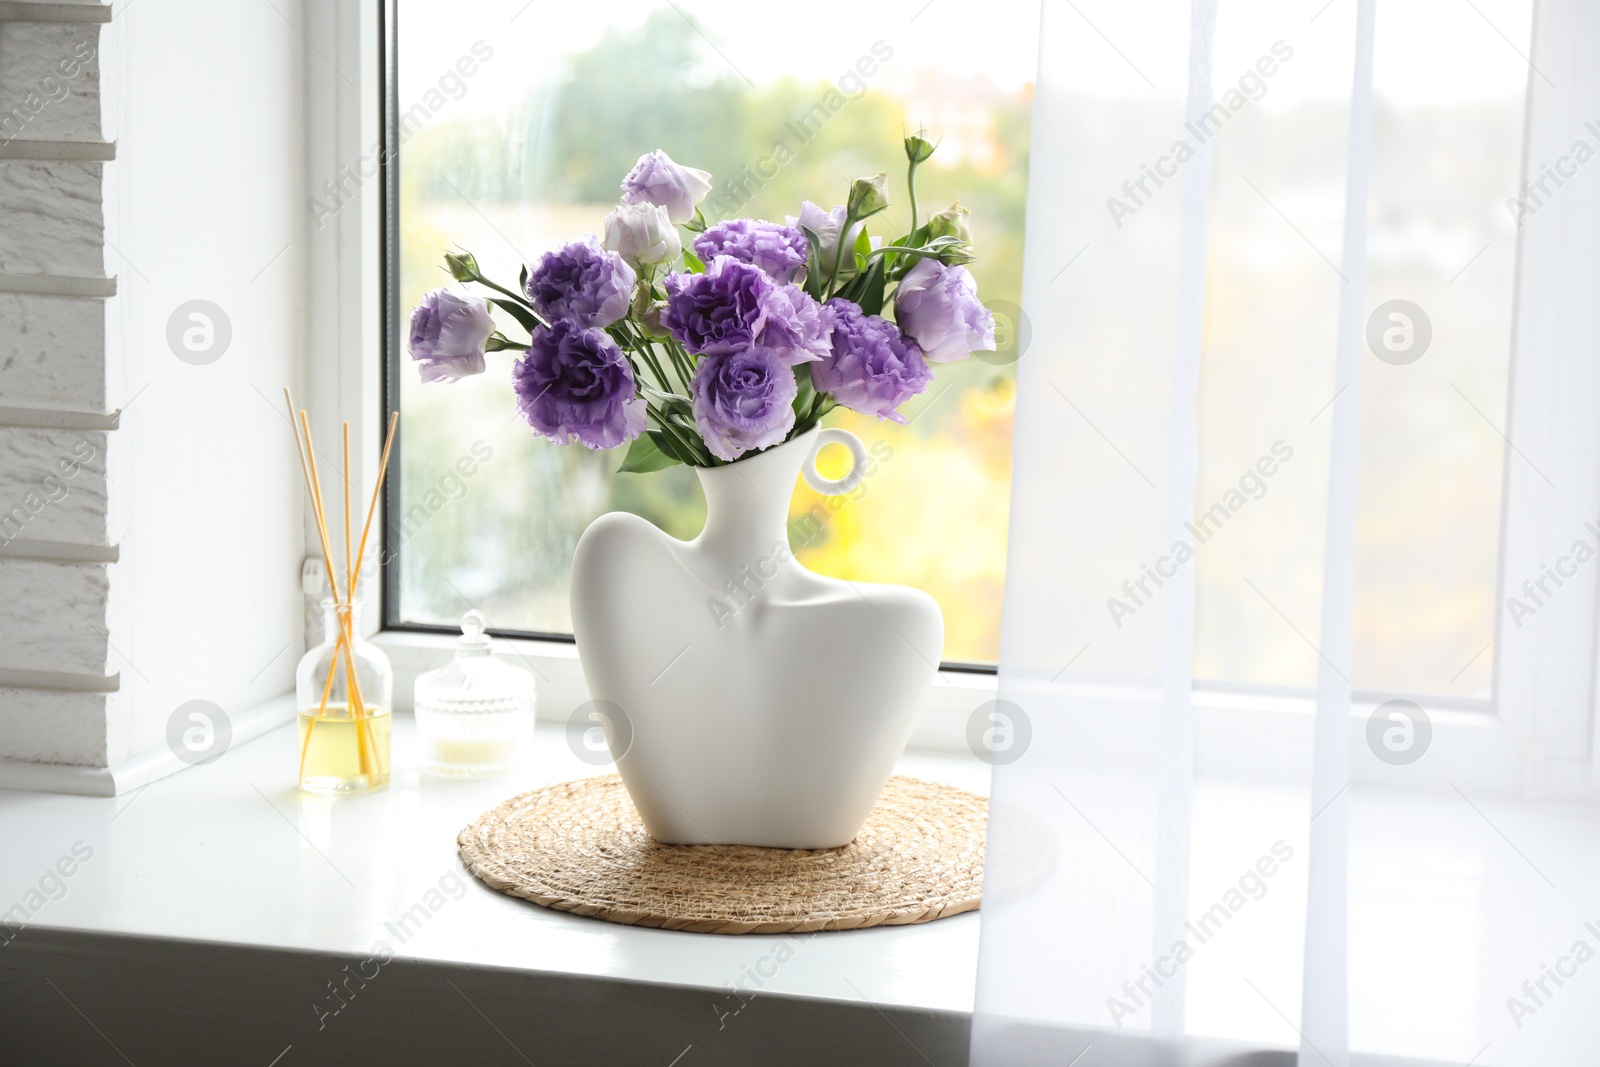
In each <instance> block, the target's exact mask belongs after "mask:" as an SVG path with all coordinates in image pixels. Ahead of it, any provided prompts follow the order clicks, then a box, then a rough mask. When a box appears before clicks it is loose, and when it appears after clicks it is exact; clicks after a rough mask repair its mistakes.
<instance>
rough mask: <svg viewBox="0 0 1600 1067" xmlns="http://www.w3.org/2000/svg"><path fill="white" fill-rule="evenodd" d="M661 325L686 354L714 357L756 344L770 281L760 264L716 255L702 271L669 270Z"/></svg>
mask: <svg viewBox="0 0 1600 1067" xmlns="http://www.w3.org/2000/svg"><path fill="white" fill-rule="evenodd" d="M662 284H663V285H665V287H666V290H667V306H666V307H665V308H664V309H663V310H662V312H661V325H662V326H663V327H665V328H666V329H667V331H668V332H669V333H671V334H672V336H673V337H676V338H677V339H678V341H679V342H680V343H682V345H683V346H684V347H685V348H687V349H688V350H689V351H690V352H694V353H697V354H700V355H707V356H714V355H721V354H723V353H726V352H740V351H744V350H746V349H749V348H752V347H754V345H755V343H756V338H757V337H758V336H759V335H760V333H761V329H762V327H763V326H765V325H766V321H767V304H768V303H769V301H770V299H771V296H772V291H773V285H772V281H771V280H770V279H769V278H768V277H767V276H766V275H765V274H763V273H762V272H761V270H760V268H758V267H752V266H750V264H748V263H741V262H739V261H738V260H737V259H734V258H733V257H732V256H718V257H716V259H714V260H712V261H711V264H710V265H709V266H708V267H706V271H705V273H704V274H669V275H667V277H666V280H665V281H664V282H663V283H662Z"/></svg>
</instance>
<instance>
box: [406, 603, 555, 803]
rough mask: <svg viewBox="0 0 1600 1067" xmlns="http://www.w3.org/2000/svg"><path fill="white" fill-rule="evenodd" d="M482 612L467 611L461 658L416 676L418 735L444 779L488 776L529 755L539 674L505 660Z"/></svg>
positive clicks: (430, 769) (427, 765) (425, 757)
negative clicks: (492, 642) (487, 631)
mask: <svg viewBox="0 0 1600 1067" xmlns="http://www.w3.org/2000/svg"><path fill="white" fill-rule="evenodd" d="M484 629H485V622H484V618H483V616H482V615H480V614H479V613H478V612H476V611H469V612H467V613H466V614H465V615H463V616H462V617H461V638H460V639H459V640H458V641H457V642H456V654H455V658H454V659H453V660H451V661H450V662H449V663H447V664H445V665H444V666H443V667H440V668H439V669H438V670H434V671H429V672H428V673H427V674H424V675H421V676H419V677H418V678H417V684H416V690H415V697H416V703H415V705H414V706H415V708H416V716H417V737H418V739H419V740H420V742H421V746H422V767H423V771H424V772H425V773H427V774H429V775H432V776H434V777H437V778H486V777H489V776H491V775H495V774H502V773H504V772H505V771H508V770H511V769H512V768H514V767H516V766H518V765H519V764H521V763H522V762H524V761H525V760H526V759H527V756H528V753H529V750H530V749H531V747H532V743H533V715H534V704H535V700H536V696H535V692H534V683H533V675H531V674H529V673H528V672H527V671H525V670H522V669H521V668H518V667H513V666H511V665H510V664H507V663H502V662H500V661H499V660H498V659H496V658H495V655H494V652H493V651H492V650H491V648H490V641H489V637H488V635H486V634H485V633H484Z"/></svg>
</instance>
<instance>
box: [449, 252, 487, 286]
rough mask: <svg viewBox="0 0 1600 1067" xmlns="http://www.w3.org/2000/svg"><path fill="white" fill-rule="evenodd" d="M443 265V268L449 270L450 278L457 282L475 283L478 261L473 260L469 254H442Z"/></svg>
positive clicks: (477, 275)
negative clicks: (445, 267)
mask: <svg viewBox="0 0 1600 1067" xmlns="http://www.w3.org/2000/svg"><path fill="white" fill-rule="evenodd" d="M444 263H445V266H447V267H449V268H450V277H452V278H454V279H455V280H456V281H458V282H471V281H477V279H478V277H479V274H478V261H477V260H476V259H474V258H473V256H472V253H471V252H462V253H459V254H457V253H455V252H446V253H445V254H444Z"/></svg>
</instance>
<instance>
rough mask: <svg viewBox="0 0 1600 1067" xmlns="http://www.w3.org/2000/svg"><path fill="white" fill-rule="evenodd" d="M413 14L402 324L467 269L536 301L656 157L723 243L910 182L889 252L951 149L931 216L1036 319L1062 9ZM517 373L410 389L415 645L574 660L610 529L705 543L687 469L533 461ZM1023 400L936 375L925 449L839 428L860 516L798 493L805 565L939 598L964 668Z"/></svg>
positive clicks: (539, 7)
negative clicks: (1046, 55) (856, 474)
mask: <svg viewBox="0 0 1600 1067" xmlns="http://www.w3.org/2000/svg"><path fill="white" fill-rule="evenodd" d="M398 7H399V10H398V13H397V33H398V62H397V70H398V86H399V88H398V94H399V101H398V107H399V120H400V123H401V127H402V133H401V139H402V144H401V149H400V193H399V203H398V205H397V210H398V224H399V245H400V262H399V282H400V294H399V295H400V308H401V314H405V313H406V312H407V311H408V310H409V308H410V307H412V306H414V305H415V303H416V302H417V300H418V299H419V298H420V297H421V295H422V294H423V293H424V292H425V291H427V290H428V289H431V288H434V287H436V286H438V285H441V284H445V283H446V282H447V281H448V278H447V276H446V275H445V274H444V273H443V272H442V269H441V266H440V264H441V261H442V260H441V257H442V253H443V252H444V251H445V250H447V249H450V248H453V247H456V246H460V247H462V248H465V249H468V250H470V251H472V252H473V253H474V254H475V255H476V256H477V257H478V260H479V262H480V264H482V266H483V268H484V272H485V273H486V274H488V275H489V276H491V277H515V276H516V274H517V271H518V268H519V266H520V265H521V264H522V263H525V262H529V261H532V260H535V259H536V258H537V257H538V256H539V254H540V253H542V252H543V251H545V250H547V249H549V248H551V247H554V246H556V245H558V244H562V243H565V242H566V241H568V240H571V239H573V238H575V237H576V236H578V235H580V234H582V233H585V232H599V230H600V222H601V218H602V216H603V215H604V214H605V212H606V211H607V210H609V209H610V207H611V206H613V205H614V204H615V202H616V199H617V196H618V182H619V181H620V180H621V178H622V176H623V175H624V174H625V173H627V171H628V169H629V168H630V167H631V166H632V165H633V163H634V161H635V160H636V159H637V158H638V156H639V155H640V154H642V153H643V152H646V151H648V150H650V149H652V148H662V149H665V150H666V151H667V152H668V154H670V155H671V156H672V157H673V158H674V159H676V160H678V161H680V162H682V163H685V164H688V165H691V166H696V167H700V168H703V169H705V170H709V171H711V172H712V174H713V176H714V178H715V180H716V182H717V187H716V190H715V191H714V193H713V194H712V196H711V198H710V199H708V201H707V203H706V204H705V205H704V206H705V208H706V214H707V216H708V217H711V218H715V217H719V216H720V217H727V216H755V217H761V218H768V219H775V220H781V219H782V218H783V217H784V216H786V215H794V214H798V211H799V205H800V202H801V201H802V200H805V199H810V200H813V201H817V202H819V203H821V204H822V205H823V206H824V207H830V206H832V205H833V204H835V203H841V202H843V199H844V195H845V192H846V189H847V188H848V185H849V182H850V180H851V179H852V178H855V177H858V176H861V175H865V174H872V173H876V172H878V171H882V170H887V171H889V172H890V178H891V190H892V191H893V192H894V193H895V194H896V199H897V201H899V202H897V203H896V205H895V206H894V207H893V208H891V209H890V212H889V214H888V220H887V221H886V222H885V223H884V224H883V225H882V226H880V227H879V228H880V230H882V231H884V232H889V231H891V230H892V228H893V227H899V228H901V229H903V228H904V227H905V225H906V222H907V220H908V213H907V211H906V206H905V204H904V202H903V201H904V189H905V185H904V169H905V158H904V156H903V154H902V153H901V149H900V139H901V137H902V136H903V135H904V134H905V133H907V132H911V131H914V130H915V129H917V128H918V127H926V128H927V130H928V131H929V133H930V134H932V135H933V136H934V137H935V138H942V142H941V144H940V147H939V150H938V152H937V153H936V154H935V156H934V157H933V160H932V161H931V162H930V163H929V164H927V165H925V166H923V167H922V168H921V170H920V171H919V173H918V190H919V194H920V195H919V201H920V206H921V207H922V208H923V209H924V211H925V212H926V211H928V210H937V209H938V208H942V207H946V206H948V205H949V204H950V203H951V201H952V200H953V199H954V198H955V196H956V192H957V191H958V190H959V192H960V195H961V197H962V202H963V204H964V205H965V206H966V207H968V208H970V209H971V211H972V229H973V236H974V242H975V244H976V246H977V248H978V252H979V259H978V261H977V262H975V263H973V264H971V265H970V269H971V270H972V272H973V274H974V275H975V276H976V278H977V281H978V286H979V292H980V294H981V295H982V297H983V298H984V300H985V302H987V303H989V304H990V305H991V306H994V305H996V304H1001V305H1002V306H1003V305H1007V304H1009V305H1012V306H1014V305H1015V304H1016V303H1017V301H1018V294H1019V289H1020V282H1021V262H1022V231H1023V200H1024V191H1025V188H1026V173H1027V151H1028V133H1029V129H1028V120H1029V111H1030V101H1031V92H1032V85H1031V82H1032V63H1033V59H1034V52H1035V45H1036V41H1037V22H1038V8H1037V4H1028V3H1012V4H1008V3H997V4H989V5H986V7H985V18H984V19H982V20H979V24H977V25H974V23H973V20H971V19H970V18H969V17H968V16H967V14H966V13H964V12H963V11H962V9H961V8H960V7H959V6H958V5H933V6H930V7H928V8H926V9H925V10H923V11H921V12H917V11H916V10H915V5H912V6H911V7H908V8H906V9H905V10H900V9H899V7H898V6H896V8H895V10H893V11H889V10H887V9H886V10H884V11H876V10H873V9H871V8H869V7H868V6H867V5H862V4H859V3H838V2H834V3H820V4H813V5H810V6H809V7H808V8H807V10H806V12H805V13H804V15H803V16H800V15H797V14H796V13H795V12H794V11H792V10H789V9H785V8H782V7H779V6H767V5H752V4H738V5H735V4H732V3H728V2H721V0H719V2H696V3H680V4H676V5H673V4H667V3H660V4H656V3H649V2H638V3H607V4H604V5H567V4H560V5H558V4H553V3H544V2H542V0H536V2H534V3H532V4H524V3H523V0H508V2H493V0H472V2H459V3H453V4H450V5H448V6H446V5H440V4H436V3H425V2H420V0H419V2H409V0H401V2H400V3H399V4H398ZM913 15H914V16H915V17H913ZM957 38H959V39H960V41H961V45H962V47H961V48H959V49H953V48H952V47H951V46H950V45H951V42H952V41H953V40H956V39H957ZM1004 317H1005V316H1004V315H1003V314H1002V316H1000V318H1001V319H1002V320H1003V319H1004ZM510 358H511V357H510V354H508V353H498V354H492V355H491V356H490V357H489V359H490V370H489V373H488V374H487V375H484V376H482V377H479V378H473V379H468V380H466V381H464V382H461V383H457V384H455V385H451V386H430V387H428V388H423V387H421V386H420V384H419V382H418V380H417V376H416V374H415V373H414V371H413V370H412V368H411V367H409V366H406V365H402V366H401V367H399V368H398V371H399V376H400V382H401V386H400V393H401V407H402V410H403V411H404V415H405V417H404V433H403V435H402V442H401V448H400V461H399V464H398V469H397V473H398V475H399V487H398V492H399V507H398V509H397V511H396V512H395V513H394V514H393V515H392V516H391V523H390V530H389V538H390V545H391V547H393V546H396V545H398V546H399V547H400V552H399V557H398V558H399V567H400V595H399V602H398V605H396V607H395V615H394V619H395V621H398V622H401V623H442V624H450V623H453V622H454V621H455V620H456V619H457V618H459V616H460V614H461V613H462V611H463V610H465V609H466V607H467V606H468V605H472V606H475V607H477V608H479V609H480V610H482V611H483V612H484V613H485V614H486V615H487V616H488V617H489V619H490V622H491V624H492V625H494V626H496V627H498V628H504V629H514V630H524V631H533V632H541V633H566V632H569V631H570V629H571V618H570V612H569V609H568V604H567V576H568V565H569V563H570V560H571V556H572V550H573V547H574V545H575V544H576V542H577V538H578V536H579V534H581V533H582V531H583V529H584V527H585V526H586V525H587V524H588V523H589V522H590V521H591V520H592V519H593V518H594V517H595V516H596V515H599V514H601V513H602V512H604V511H607V510H612V509H623V510H627V511H632V512H636V513H638V514H640V515H643V516H645V517H647V518H649V519H651V520H652V521H654V522H656V523H658V524H659V525H660V526H661V527H662V528H663V529H665V530H667V531H668V532H670V533H672V534H674V535H676V536H678V537H684V538H687V537H692V536H693V535H694V534H695V533H696V532H697V531H698V530H699V528H700V525H701V523H702V521H703V519H704V504H703V501H702V499H701V496H700V491H699V488H698V485H697V484H696V482H695V479H694V475H693V474H692V472H690V471H688V470H686V469H684V468H681V467H680V468H674V469H671V470H668V471H665V472H659V473H655V474H649V475H631V474H620V475H619V474H614V473H613V472H614V471H615V469H616V467H617V465H618V464H619V463H620V462H621V458H622V457H621V452H620V450H618V451H616V452H612V453H592V452H588V451H587V450H585V449H581V448H562V447H557V446H554V445H551V444H548V443H546V442H544V441H542V440H540V439H538V438H536V437H534V435H533V434H532V433H530V432H529V431H528V430H527V428H526V427H525V426H524V425H523V424H522V423H521V421H520V420H519V419H518V417H517V414H516V407H515V404H514V403H513V395H512V391H511V385H510V373H509V369H510ZM401 362H402V364H405V363H406V362H408V361H406V360H404V359H403V358H402V361H401ZM1013 381H1014V377H1013V374H1012V372H1011V368H1010V367H1008V366H1005V365H1003V362H1001V361H994V360H991V361H987V362H986V361H983V360H978V359H973V360H968V361H966V362H963V363H958V364H951V365H945V366H941V367H939V368H938V372H937V377H936V380H935V382H934V384H933V386H932V387H931V388H930V390H929V391H928V393H927V394H925V395H924V396H923V397H921V398H918V399H917V400H916V401H913V402H912V403H911V404H909V405H908V406H907V408H906V414H907V416H908V418H909V422H908V424H907V425H905V426H899V425H895V424H893V423H888V422H879V421H877V420H875V419H872V418H869V417H864V416H859V415H856V414H854V413H852V412H848V411H844V410H839V411H837V412H835V413H834V414H833V415H830V416H829V417H828V419H827V420H825V421H826V422H827V423H828V424H831V425H841V426H845V427H848V428H849V429H851V430H854V431H855V432H856V433H857V434H859V435H860V436H861V437H862V439H863V440H864V441H866V442H867V444H868V446H869V448H870V447H873V446H874V445H875V444H876V443H877V442H880V441H881V442H882V444H880V445H878V446H877V447H878V448H879V449H882V448H883V447H884V445H886V446H887V448H888V451H887V453H880V454H887V456H888V459H887V461H886V462H884V463H882V464H881V465H880V466H879V467H878V469H877V471H876V473H875V474H874V475H873V476H872V478H871V479H869V481H868V482H867V483H866V485H865V488H864V490H862V491H858V493H857V494H856V495H854V496H852V497H850V498H835V499H832V500H828V499H823V498H820V497H818V496H816V495H815V494H814V493H812V492H811V491H810V490H809V489H807V488H805V487H804V486H803V485H802V486H801V487H800V488H799V489H798V490H797V492H796V493H795V498H794V503H793V517H794V519H795V520H796V521H795V523H794V524H793V530H794V531H795V532H794V535H793V536H794V541H795V547H796V551H797V554H798V555H799V558H800V559H801V560H802V561H803V562H804V563H805V564H806V565H807V566H809V567H811V568H813V569H815V570H818V571H820V572H822V573H825V574H830V575H835V576H839V577H845V578H852V579H863V580H868V581H882V582H895V583H903V584H907V585H913V586H918V587H920V588H922V589H925V590H927V591H928V592H930V593H932V594H933V595H934V596H935V597H937V598H938V600H939V602H940V604H941V606H942V607H943V609H944V614H945V624H946V644H945V656H946V658H947V659H949V660H965V661H980V662H981V661H993V660H994V659H996V658H997V655H998V650H999V626H1000V600H1001V592H1002V585H1003V580H1004V568H1005V544H1006V540H1005V539H1006V518H1007V508H1008V502H1009V492H1010V466H1011V460H1010V451H1011V426H1012V412H1013V409H1014V389H1013Z"/></svg>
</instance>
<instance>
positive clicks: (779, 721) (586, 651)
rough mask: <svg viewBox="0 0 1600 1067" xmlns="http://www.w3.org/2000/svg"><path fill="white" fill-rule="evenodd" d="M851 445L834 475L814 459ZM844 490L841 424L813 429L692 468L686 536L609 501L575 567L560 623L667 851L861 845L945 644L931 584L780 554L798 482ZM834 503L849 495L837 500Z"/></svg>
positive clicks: (596, 716) (593, 713) (848, 480)
mask: <svg viewBox="0 0 1600 1067" xmlns="http://www.w3.org/2000/svg"><path fill="white" fill-rule="evenodd" d="M829 443H839V444H843V445H845V446H846V447H847V448H849V449H850V451H851V454H852V456H853V458H854V464H853V467H852V469H851V471H850V473H849V474H848V475H846V476H845V477H844V478H841V479H838V480H835V481H829V480H827V479H824V478H822V477H821V476H820V475H819V474H818V473H817V471H816V466H815V464H816V454H817V452H818V451H820V450H821V448H822V447H823V446H824V445H826V444H829ZM802 464H803V465H804V467H805V473H806V479H807V481H808V482H810V483H811V484H812V486H813V487H815V488H817V490H818V491H819V492H824V493H831V494H845V493H849V492H850V491H851V490H853V489H854V488H855V487H856V486H857V485H858V484H860V483H861V481H862V480H863V479H864V478H865V477H866V472H867V469H868V462H867V458H866V451H865V449H863V448H862V446H861V442H860V440H859V439H857V438H856V436H855V435H854V434H851V433H849V432H848V431H846V430H838V429H826V430H811V431H809V432H808V433H806V434H804V435H802V436H800V437H797V438H795V439H794V440H792V441H789V442H787V443H785V444H782V445H779V446H777V447H775V448H771V449H768V450H767V451H765V452H762V453H759V454H757V455H755V456H752V457H749V458H747V459H743V460H740V461H739V462H737V463H732V464H728V465H727V466H722V467H711V468H699V469H697V470H696V473H697V474H698V475H699V477H700V484H701V487H702V488H703V489H704V491H705V495H706V510H707V515H706V525H705V529H704V530H702V531H701V533H700V535H699V536H698V537H696V538H695V539H694V540H692V541H679V540H678V539H676V538H674V537H670V536H668V535H667V534H665V533H663V532H662V531H661V530H659V529H657V528H656V527H655V526H653V525H651V524H650V523H649V522H646V521H645V520H644V519H641V518H639V517H638V516H636V515H631V514H628V513H625V512H611V513H609V514H606V515H602V516H600V517H599V518H598V519H596V520H595V521H594V522H593V523H591V524H590V526H589V528H588V529H587V530H585V531H584V533H583V536H582V538H580V539H579V541H578V547H577V551H576V553H575V554H574V556H573V560H572V625H573V630H574V632H575V633H576V635H577V640H578V656H579V659H580V660H581V661H582V664H583V674H584V678H585V680H586V681H587V682H588V685H589V693H590V696H591V698H592V699H591V703H590V704H589V705H588V706H587V707H586V708H585V709H584V711H585V712H586V713H587V714H588V715H590V717H591V718H592V719H593V721H594V722H596V723H597V724H599V725H602V726H603V727H605V729H606V737H607V742H608V744H610V746H611V752H612V755H613V756H614V757H615V758H616V761H617V769H618V770H619V771H620V772H621V774H622V779H623V781H624V782H625V783H626V785H627V787H628V792H629V794H630V795H631V796H632V797H633V802H634V805H635V806H636V807H637V808H638V810H639V815H640V817H641V818H642V819H643V820H644V824H645V827H646V828H647V829H648V830H649V832H650V834H651V835H652V836H653V837H655V838H656V840H658V841H663V842H666V843H669V844H703V843H713V844H730V845H732V844H738V845H764V846H767V847H771V848H833V847H836V846H840V845H845V844H848V843H849V842H850V840H851V839H852V838H854V837H855V835H856V832H857V831H858V830H860V828H861V824H862V823H863V822H864V821H865V820H866V817H867V814H868V813H869V812H870V811H871V810H872V806H873V804H874V803H875V802H876V801H877V799H878V796H879V794H880V793H881V792H882V791H883V787H884V783H885V782H886V781H887V780H888V778H889V774H890V773H891V771H892V769H893V767H894V763H895V760H896V759H897V758H898V757H899V755H900V753H901V751H902V750H903V749H904V748H905V744H906V740H907V738H908V737H909V736H910V733H911V728H912V724H913V722H914V721H915V719H916V717H917V714H918V713H919V712H920V711H921V709H922V706H923V704H924V702H925V700H926V699H927V695H928V690H929V688H930V686H931V685H932V684H933V680H934V675H935V673H936V671H937V670H938V664H939V656H940V653H941V651H942V648H943V644H944V618H943V616H942V615H941V614H940V613H939V606H938V605H937V604H936V603H935V602H934V600H933V598H932V597H930V596H929V595H928V594H926V593H924V592H922V591H921V590H917V589H908V588H905V587H902V586H894V585H872V584H867V583H865V582H848V581H841V580H839V579H835V578H826V577H823V576H822V575H819V574H814V573H812V572H811V571H809V570H807V569H806V568H805V567H803V566H801V565H800V563H799V561H797V560H796V559H795V558H794V557H793V555H792V554H791V550H790V544H789V537H788V525H787V523H788V512H789V502H790V497H791V496H792V495H793V493H794V487H795V475H796V473H797V472H799V471H800V469H801V466H802ZM844 506H846V507H848V506H851V505H850V503H849V502H846V503H845V505H844Z"/></svg>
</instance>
